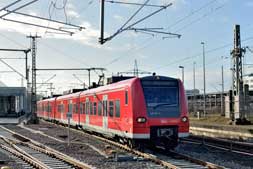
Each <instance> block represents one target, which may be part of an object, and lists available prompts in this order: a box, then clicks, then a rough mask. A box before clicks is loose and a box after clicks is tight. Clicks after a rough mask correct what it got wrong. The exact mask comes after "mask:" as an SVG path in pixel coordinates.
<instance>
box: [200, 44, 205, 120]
mask: <svg viewBox="0 0 253 169" xmlns="http://www.w3.org/2000/svg"><path fill="white" fill-rule="evenodd" d="M201 45H202V48H203V81H204V84H203V85H204V117H205V116H206V61H205V42H201Z"/></svg>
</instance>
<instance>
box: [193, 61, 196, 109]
mask: <svg viewBox="0 0 253 169" xmlns="http://www.w3.org/2000/svg"><path fill="white" fill-rule="evenodd" d="M195 67H196V62H193V112H194V113H195V110H196V109H195V102H196V101H195V100H196V93H195V92H196V76H195V75H196V73H195Z"/></svg>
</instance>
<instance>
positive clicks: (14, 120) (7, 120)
mask: <svg viewBox="0 0 253 169" xmlns="http://www.w3.org/2000/svg"><path fill="white" fill-rule="evenodd" d="M26 119H27V115H23V116H20V117H0V125H5V124H14V125H15V124H19V123H21V122H23V121H26Z"/></svg>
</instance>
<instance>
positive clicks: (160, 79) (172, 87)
mask: <svg viewBox="0 0 253 169" xmlns="http://www.w3.org/2000/svg"><path fill="white" fill-rule="evenodd" d="M132 100H133V119H135V120H133V122H134V124H133V126H134V128H133V133H134V134H138V135H139V136H141V137H139V138H140V139H138V140H135V141H138V142H139V141H142V140H149V143H151V144H152V145H156V146H157V145H158V146H162V147H164V148H166V149H171V148H174V147H176V146H177V144H178V139H179V138H180V137H187V136H188V135H189V119H188V108H187V100H186V95H185V90H184V86H183V84H182V82H181V81H180V80H178V79H174V78H170V77H164V76H148V77H143V78H138V79H136V81H135V83H134V84H133V85H132Z"/></svg>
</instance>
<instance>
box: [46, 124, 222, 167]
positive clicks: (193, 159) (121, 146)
mask: <svg viewBox="0 0 253 169" xmlns="http://www.w3.org/2000/svg"><path fill="white" fill-rule="evenodd" d="M43 121H44V122H46V123H50V124H54V125H56V126H60V127H62V128H66V127H65V126H64V125H62V126H61V125H57V124H55V123H52V122H48V121H45V120H43ZM71 130H72V131H75V132H78V133H80V134H84V135H88V136H92V137H94V138H96V139H98V140H101V141H103V142H106V143H109V144H111V145H114V146H116V147H119V148H121V149H124V150H126V151H128V152H131V153H133V154H135V155H138V156H141V157H143V158H145V159H147V160H150V161H153V162H155V163H157V164H160V165H162V166H164V167H167V168H171V169H178V168H180V167H179V166H176V165H174V164H172V163H169V162H167V161H164V160H161V159H159V158H157V157H155V156H153V155H152V154H148V153H144V152H141V151H138V150H135V149H132V148H130V147H128V146H127V145H122V144H120V143H118V142H115V141H112V140H109V139H106V138H104V137H100V136H97V135H92V134H89V133H87V132H85V131H84V130H77V129H73V128H71ZM171 153H173V154H176V155H178V156H180V157H181V158H183V159H185V160H187V161H190V162H192V163H195V164H198V165H201V166H204V167H208V168H210V169H224V167H222V166H218V165H216V164H213V163H210V162H206V161H202V160H199V159H195V158H192V157H189V156H186V155H183V154H179V153H177V152H175V151H171Z"/></svg>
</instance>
